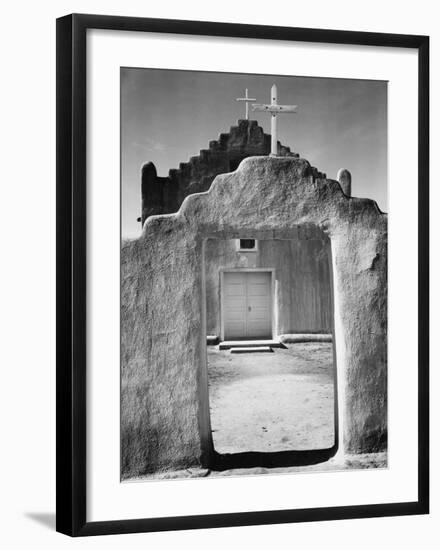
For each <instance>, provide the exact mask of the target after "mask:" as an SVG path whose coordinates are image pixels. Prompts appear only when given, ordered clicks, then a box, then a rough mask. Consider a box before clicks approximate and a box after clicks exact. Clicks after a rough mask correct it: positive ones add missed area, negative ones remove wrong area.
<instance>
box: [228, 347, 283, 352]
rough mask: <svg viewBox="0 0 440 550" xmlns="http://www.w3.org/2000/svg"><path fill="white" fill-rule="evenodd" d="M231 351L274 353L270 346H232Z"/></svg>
mask: <svg viewBox="0 0 440 550" xmlns="http://www.w3.org/2000/svg"><path fill="white" fill-rule="evenodd" d="M230 353H273V349H272V348H271V347H270V346H257V347H246V348H231V350H230Z"/></svg>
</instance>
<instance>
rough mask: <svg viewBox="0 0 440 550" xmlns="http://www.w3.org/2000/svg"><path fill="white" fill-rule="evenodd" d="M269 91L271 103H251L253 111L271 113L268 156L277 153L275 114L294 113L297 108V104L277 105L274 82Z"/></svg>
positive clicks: (274, 155)
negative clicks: (270, 137)
mask: <svg viewBox="0 0 440 550" xmlns="http://www.w3.org/2000/svg"><path fill="white" fill-rule="evenodd" d="M270 93H271V96H272V97H271V103H270V105H259V104H256V105H255V104H254V105H252V110H253V111H264V112H266V113H270V114H271V115H272V118H271V127H270V130H271V135H272V139H271V147H270V156H271V157H276V156H277V153H278V148H277V115H280V114H283V113H287V114H295V113H296V110H297V108H298V105H278V103H277V87H276V85H275V84H274V85H273V86H272V89H271V91H270Z"/></svg>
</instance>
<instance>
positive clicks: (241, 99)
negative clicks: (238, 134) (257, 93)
mask: <svg viewBox="0 0 440 550" xmlns="http://www.w3.org/2000/svg"><path fill="white" fill-rule="evenodd" d="M237 101H245V105H246V120H249V103H250V102H251V101H257V100H256V99H255V98H252V97H249V96H248V89H247V88H246V93H245V97H237Z"/></svg>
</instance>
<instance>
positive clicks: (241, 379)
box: [208, 342, 335, 454]
mask: <svg viewBox="0 0 440 550" xmlns="http://www.w3.org/2000/svg"><path fill="white" fill-rule="evenodd" d="M332 348H333V345H332V344H331V343H317V342H313V343H301V344H286V349H280V348H274V351H273V353H244V354H232V353H230V351H229V350H227V351H219V350H218V349H217V348H216V347H214V346H208V376H209V401H210V413H211V427H212V432H213V439H214V448H215V450H216V451H217V452H218V453H222V454H223V453H240V452H245V451H259V452H274V451H288V450H313V449H326V448H329V447H332V446H333V445H334V442H335V425H334V378H333V377H334V370H333V349H332Z"/></svg>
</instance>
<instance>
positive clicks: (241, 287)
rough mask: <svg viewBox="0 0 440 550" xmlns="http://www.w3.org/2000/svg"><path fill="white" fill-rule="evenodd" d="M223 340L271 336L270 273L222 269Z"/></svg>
mask: <svg viewBox="0 0 440 550" xmlns="http://www.w3.org/2000/svg"><path fill="white" fill-rule="evenodd" d="M223 282H224V284H223V293H224V296H223V309H224V311H223V317H224V338H225V340H239V339H256V338H272V313H271V303H272V300H271V273H270V272H268V271H255V272H243V271H235V272H225V273H224V279H223Z"/></svg>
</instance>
